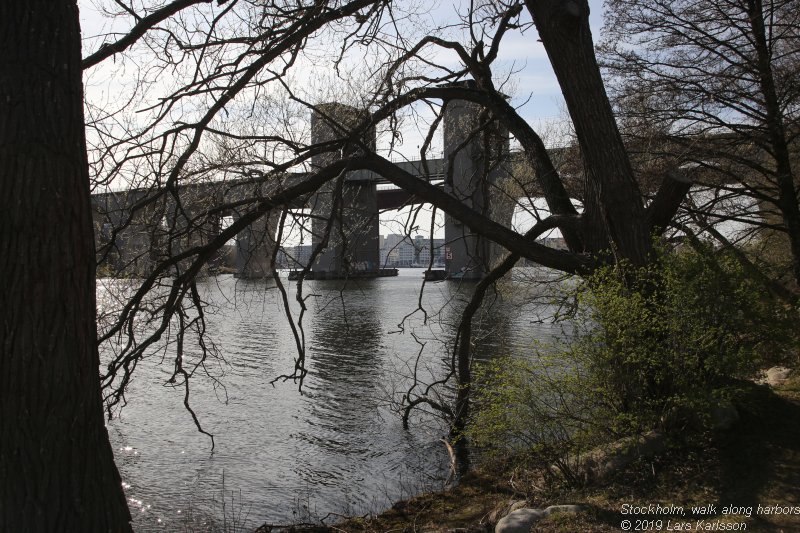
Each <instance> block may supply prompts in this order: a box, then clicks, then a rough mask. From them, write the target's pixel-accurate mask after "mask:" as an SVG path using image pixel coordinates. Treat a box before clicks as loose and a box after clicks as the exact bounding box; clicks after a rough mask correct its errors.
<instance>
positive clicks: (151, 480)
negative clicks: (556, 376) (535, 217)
mask: <svg viewBox="0 0 800 533" xmlns="http://www.w3.org/2000/svg"><path fill="white" fill-rule="evenodd" d="M400 272H401V275H400V276H399V277H397V278H383V279H377V280H363V281H360V282H358V283H351V284H348V285H347V286H346V287H345V288H344V289H342V288H341V285H340V283H339V282H330V281H327V282H322V281H320V282H306V285H305V291H304V292H305V294H311V295H313V296H311V297H310V298H309V300H308V301H307V305H308V307H309V311H308V313H307V314H306V316H305V317H304V319H303V324H304V329H305V334H306V342H307V347H308V352H307V361H306V366H307V368H308V371H309V372H308V375H307V377H306V379H305V382H304V385H303V392H302V393H300V392H298V387H297V385H296V384H295V383H293V382H292V381H288V382H284V381H278V382H275V383H272V382H273V380H274V379H275V378H276V377H277V376H280V375H283V374H288V373H290V372H291V371H292V369H293V367H294V358H295V357H296V355H297V351H296V348H295V343H294V338H293V337H292V334H291V330H290V328H289V325H288V323H287V321H286V318H285V316H284V314H283V308H282V305H281V303H280V295H279V293H278V291H277V290H276V289H275V288H274V282H247V281H242V280H235V279H234V278H232V277H231V276H219V277H216V278H210V279H209V280H207V281H204V282H203V283H202V284H201V287H200V291H201V293H202V296H203V298H204V300H206V301H207V302H208V304H209V307H208V308H209V310H210V314H209V316H208V327H209V335H210V338H211V339H212V340H213V341H214V343H215V344H216V347H217V349H218V351H219V353H220V354H221V356H222V357H223V358H224V360H218V359H211V360H209V362H208V363H207V368H206V371H207V372H197V373H196V375H195V377H194V378H193V379H192V380H191V382H190V383H191V389H190V392H191V395H190V401H191V405H192V407H193V409H194V410H195V412H196V413H197V415H198V417H199V420H200V422H201V424H202V426H203V428H204V429H205V430H206V431H208V432H210V433H212V434H214V436H215V442H216V447H215V450H214V451H213V453H212V452H211V442H210V440H209V438H208V437H207V436H205V435H203V434H201V433H199V432H198V431H197V429H196V427H195V426H194V423H193V421H192V418H191V415H190V414H189V413H188V412H187V411H186V410H185V409H184V408H183V397H184V394H185V391H184V389H183V387H182V386H178V387H175V386H172V385H165V382H166V381H167V379H168V378H169V376H170V373H171V371H172V363H171V362H170V356H172V357H174V350H173V348H171V347H167V348H166V349H165V350H164V351H162V352H159V353H155V354H153V355H152V356H151V357H149V358H147V359H146V360H145V361H144V362H142V363H141V364H140V365H139V367H138V368H137V369H136V373H135V377H134V380H133V381H132V383H131V385H130V388H129V392H128V394H127V400H128V403H127V405H126V406H125V407H124V409H122V411H121V416H120V417H118V418H115V419H114V420H112V421H110V422H109V423H108V429H109V433H110V436H111V441H112V445H113V446H114V448H115V454H116V459H117V464H118V465H119V468H120V471H121V474H122V478H123V482H124V486H125V490H126V495H127V496H128V499H129V504H130V507H131V511H132V513H133V514H134V515H135V526H136V529H137V531H150V530H165V531H174V530H187V529H188V530H197V531H205V530H222V529H228V530H231V529H235V528H236V527H239V526H245V528H246V529H247V530H252V529H253V528H255V527H257V526H259V525H261V524H263V523H265V522H266V523H270V524H285V523H290V522H298V521H313V520H317V519H319V518H322V517H325V516H326V515H328V514H329V513H334V515H331V516H330V517H329V518H328V519H327V521H328V523H330V522H334V521H335V520H336V515H355V514H364V513H367V512H375V511H379V510H381V509H384V508H386V507H388V506H389V505H391V503H392V502H393V501H395V500H397V499H400V498H407V497H409V496H411V495H413V494H415V493H418V492H420V491H422V490H430V489H439V488H441V487H442V483H443V480H444V479H445V478H446V475H447V472H446V467H447V464H448V461H447V457H446V452H445V450H444V447H443V445H442V443H441V442H440V441H439V439H440V438H441V437H442V436H443V435H444V434H445V433H446V428H445V427H444V425H443V424H442V423H441V422H440V421H439V420H438V419H437V418H436V417H433V416H417V417H415V418H414V419H413V420H412V426H411V428H410V430H404V429H403V428H402V425H401V421H400V418H399V416H398V415H397V413H396V412H395V408H394V407H395V406H396V402H397V400H398V399H399V398H400V395H401V394H402V392H404V391H405V390H407V389H408V387H409V384H410V383H411V379H410V378H411V376H412V375H413V372H414V371H415V370H416V372H417V375H418V376H419V377H420V378H422V379H425V380H429V379H431V378H434V377H439V376H441V375H442V374H443V372H444V369H445V365H444V363H443V358H447V357H449V353H450V352H449V349H450V342H451V341H452V331H453V325H454V324H456V323H457V322H458V320H459V318H460V315H459V310H460V309H461V308H462V307H463V305H464V303H465V301H466V298H467V297H468V296H469V295H470V294H471V292H470V290H469V289H471V287H470V286H465V287H461V290H459V285H458V284H456V283H454V282H444V283H428V284H426V285H425V290H424V292H423V296H422V299H421V300H420V297H419V292H420V287H421V285H422V270H421V269H404V270H401V271H400ZM284 282H285V283H286V285H287V288H288V289H289V290H290V294H293V292H294V287H295V285H294V283H291V284H289V282H288V281H286V280H284ZM102 285H103V284H101V287H100V288H99V289H98V291H99V293H98V300H99V302H100V310H101V311H102V310H103V305H104V304H103V302H107V301H108V295H107V294H106V293H105V289H104V288H103V286H102ZM503 292H504V294H503V295H502V296H492V297H490V298H488V300H489V307H490V310H489V311H490V312H488V313H486V314H485V315H483V318H482V319H480V320H479V322H480V324H481V327H480V329H479V332H480V333H479V335H478V340H479V350H478V351H479V353H480V356H481V357H492V356H493V355H496V354H507V353H516V354H521V355H525V354H526V353H529V352H530V351H531V346H532V344H533V343H534V342H535V341H536V340H542V339H547V338H548V337H549V336H550V335H552V334H553V327H552V326H549V325H547V324H539V323H537V322H536V318H537V317H538V316H539V314H540V313H543V314H545V315H546V314H547V312H548V311H550V310H549V309H547V308H546V307H547V306H546V305H544V306H543V304H542V302H541V301H538V300H536V298H535V296H537V295H540V294H541V293H542V289H541V287H540V285H538V284H537V283H530V282H526V283H507V284H506V287H505V290H504V291H503ZM420 303H421V306H422V308H423V309H425V311H426V312H427V313H428V316H427V319H425V316H424V313H423V312H421V311H419V310H418V309H417V308H418V307H419V305H420ZM415 310H416V311H415ZM543 310H544V311H543ZM293 311H294V313H295V314H296V313H297V312H298V306H297V305H296V303H294V304H293ZM407 315H410V316H407ZM418 357H419V360H417V358H418ZM206 374H210V375H211V376H212V377H208V376H207V375H206Z"/></svg>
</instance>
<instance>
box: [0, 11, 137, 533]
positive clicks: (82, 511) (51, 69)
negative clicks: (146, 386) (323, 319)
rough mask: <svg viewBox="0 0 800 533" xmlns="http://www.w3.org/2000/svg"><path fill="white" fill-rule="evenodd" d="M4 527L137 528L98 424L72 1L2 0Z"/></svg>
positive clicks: (90, 243)
mask: <svg viewBox="0 0 800 533" xmlns="http://www.w3.org/2000/svg"><path fill="white" fill-rule="evenodd" d="M0 48H2V50H3V53H2V54H1V55H0V250H2V255H0V280H1V281H0V283H2V285H0V287H2V288H0V328H2V329H0V529H2V530H3V531H20V532H21V531H26V532H28V531H130V525H129V521H130V513H129V511H128V508H127V505H126V502H125V496H124V493H123V491H122V486H121V480H120V476H119V473H118V471H117V468H116V466H115V465H114V457H113V454H112V451H111V445H110V443H109V441H108V433H107V431H106V429H105V427H104V423H103V412H102V400H101V396H100V381H99V376H98V371H99V361H98V352H97V346H96V331H95V327H96V326H95V281H94V240H93V236H92V225H91V216H90V207H89V175H88V164H87V160H86V143H85V138H84V119H83V98H82V81H81V57H80V29H79V23H78V9H77V6H76V3H75V0H58V1H55V0H27V1H25V2H2V3H0Z"/></svg>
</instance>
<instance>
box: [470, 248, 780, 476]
mask: <svg viewBox="0 0 800 533" xmlns="http://www.w3.org/2000/svg"><path fill="white" fill-rule="evenodd" d="M573 291H574V292H573V293H571V294H569V295H568V296H569V297H571V298H575V299H576V301H577V302H578V305H577V311H576V314H575V315H574V316H573V317H572V319H571V320H572V321H573V328H572V333H571V335H570V337H569V338H565V339H563V341H562V342H561V344H560V345H559V346H550V347H544V348H541V349H537V350H534V354H533V356H532V357H530V358H528V359H514V358H502V359H497V360H494V361H492V362H490V363H487V364H485V365H483V366H482V367H481V368H480V369H479V371H478V372H477V373H476V375H477V378H476V382H477V385H476V387H475V390H476V393H475V398H474V400H475V405H476V408H475V410H474V411H475V415H474V416H473V419H472V421H471V424H470V427H469V429H468V433H467V436H468V437H469V438H470V439H471V440H472V442H473V444H475V445H476V446H478V447H479V448H480V449H483V450H484V451H485V452H487V453H489V454H490V455H495V456H496V455H497V454H508V453H511V454H513V455H516V456H523V457H525V458H526V459H527V460H528V461H532V462H534V463H535V464H534V466H537V465H538V466H549V465H553V464H554V465H556V466H557V467H558V468H559V469H560V470H561V473H562V474H563V475H564V476H565V477H567V479H568V480H569V479H570V478H571V477H573V475H574V466H575V465H573V464H570V461H573V460H571V459H569V458H570V457H573V458H575V457H577V456H578V455H579V454H580V453H582V452H585V451H587V450H589V449H591V448H592V447H595V446H597V445H598V444H600V443H602V442H608V441H611V440H616V439H619V438H623V437H626V436H630V435H635V434H641V433H642V432H645V431H648V430H651V429H655V428H658V427H659V426H661V425H663V422H664V420H665V419H667V418H668V417H667V415H668V413H686V412H692V413H700V414H702V413H707V412H708V411H709V408H710V407H711V406H713V405H714V404H715V403H716V402H718V401H719V400H720V399H721V398H723V397H729V396H730V395H731V394H732V390H733V389H732V388H731V386H730V385H731V380H732V378H743V377H748V376H751V375H753V374H754V373H755V372H756V370H757V369H758V368H760V366H761V365H762V364H764V362H765V361H769V362H773V361H774V360H775V359H776V358H778V359H779V358H780V357H781V356H782V355H783V354H786V353H789V351H790V349H791V348H793V347H794V346H796V344H795V343H796V338H795V333H794V327H793V326H794V322H795V317H796V310H791V309H787V308H786V307H785V306H782V305H781V304H779V303H778V302H776V301H774V300H773V299H771V298H770V297H769V296H768V295H767V293H766V291H764V290H763V289H762V288H761V287H760V286H759V285H758V283H756V282H755V281H754V280H752V279H750V278H748V277H747V276H746V275H745V273H744V271H743V270H742V268H741V267H740V266H739V263H738V262H737V261H735V259H733V258H730V257H728V256H726V255H724V254H720V253H715V252H714V251H713V250H710V249H707V250H701V251H700V252H697V251H682V252H674V253H663V254H661V256H660V257H659V260H658V261H656V262H654V263H653V265H651V266H649V267H647V268H643V269H638V270H633V269H630V268H624V267H620V266H617V267H613V268H612V267H609V268H604V269H601V270H599V271H597V272H596V273H594V274H593V275H592V276H591V277H589V278H587V279H586V280H585V281H584V283H582V284H580V285H579V286H578V287H577V288H575V289H574V290H573Z"/></svg>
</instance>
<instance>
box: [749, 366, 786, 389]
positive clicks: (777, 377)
mask: <svg viewBox="0 0 800 533" xmlns="http://www.w3.org/2000/svg"><path fill="white" fill-rule="evenodd" d="M791 373H792V369H791V368H786V367H784V366H773V367H772V368H769V369H767V370H764V371H762V373H761V375H762V377H761V379H759V380H757V381H756V383H758V384H759V385H769V386H770V387H780V386H781V385H784V384H785V383H786V382H787V381H789V376H790V375H791Z"/></svg>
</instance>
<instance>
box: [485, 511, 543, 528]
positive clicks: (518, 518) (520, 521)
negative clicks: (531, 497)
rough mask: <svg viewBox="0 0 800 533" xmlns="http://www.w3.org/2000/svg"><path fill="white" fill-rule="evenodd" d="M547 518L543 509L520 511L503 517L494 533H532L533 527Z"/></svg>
mask: <svg viewBox="0 0 800 533" xmlns="http://www.w3.org/2000/svg"><path fill="white" fill-rule="evenodd" d="M545 516H547V514H546V513H545V512H544V511H543V510H541V509H518V510H516V511H514V512H513V513H509V514H508V516H505V517H503V518H502V519H501V520H500V521H499V522H498V523H497V525H496V526H495V527H494V533H530V531H531V528H532V527H533V525H534V524H535V523H536V522H538V521H539V520H541V519H542V518H544V517H545Z"/></svg>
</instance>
